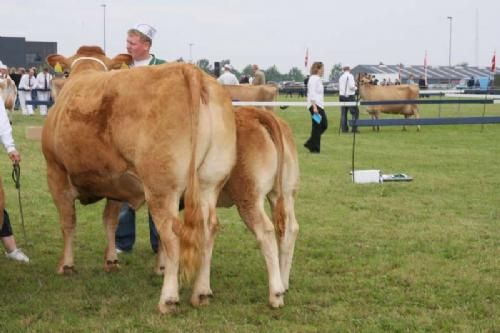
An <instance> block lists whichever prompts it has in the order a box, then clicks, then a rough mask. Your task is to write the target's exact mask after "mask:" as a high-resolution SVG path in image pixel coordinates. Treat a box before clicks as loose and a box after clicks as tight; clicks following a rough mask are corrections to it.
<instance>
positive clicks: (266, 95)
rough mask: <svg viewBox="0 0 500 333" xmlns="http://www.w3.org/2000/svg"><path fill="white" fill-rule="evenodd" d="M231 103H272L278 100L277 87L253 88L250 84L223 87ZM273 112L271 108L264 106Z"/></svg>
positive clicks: (269, 85) (262, 86)
mask: <svg viewBox="0 0 500 333" xmlns="http://www.w3.org/2000/svg"><path fill="white" fill-rule="evenodd" d="M223 87H224V88H225V89H226V90H227V91H228V92H229V95H231V99H232V100H233V101H241V102H274V101H276V99H277V98H278V87H277V86H276V85H273V84H265V85H259V86H253V85H251V84H240V85H224V86H223ZM264 108H265V109H267V110H273V107H272V106H265V107H264Z"/></svg>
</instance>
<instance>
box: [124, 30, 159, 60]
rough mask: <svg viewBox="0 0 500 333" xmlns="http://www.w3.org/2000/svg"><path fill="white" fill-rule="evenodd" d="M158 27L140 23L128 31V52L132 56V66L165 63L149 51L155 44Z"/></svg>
mask: <svg viewBox="0 0 500 333" xmlns="http://www.w3.org/2000/svg"><path fill="white" fill-rule="evenodd" d="M155 34H156V29H155V28H153V27H152V26H150V25H149V24H144V23H140V24H137V25H136V26H135V27H133V28H132V29H129V31H128V32H127V52H128V53H129V54H130V55H131V56H132V59H133V60H134V63H133V64H132V67H139V66H149V65H159V64H164V63H165V60H162V59H158V58H156V57H155V55H154V54H150V53H149V51H150V49H151V46H152V45H153V38H154V35H155Z"/></svg>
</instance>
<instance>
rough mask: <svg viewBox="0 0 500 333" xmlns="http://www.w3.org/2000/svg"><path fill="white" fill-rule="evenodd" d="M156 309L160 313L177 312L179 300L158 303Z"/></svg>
mask: <svg viewBox="0 0 500 333" xmlns="http://www.w3.org/2000/svg"><path fill="white" fill-rule="evenodd" d="M158 310H160V312H161V313H162V314H169V313H170V314H176V313H179V302H178V301H166V302H165V303H161V302H160V304H158Z"/></svg>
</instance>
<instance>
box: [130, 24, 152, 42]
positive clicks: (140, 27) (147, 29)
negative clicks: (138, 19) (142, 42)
mask: <svg viewBox="0 0 500 333" xmlns="http://www.w3.org/2000/svg"><path fill="white" fill-rule="evenodd" d="M133 29H135V30H137V31H139V32H141V33H142V34H144V35H145V36H146V37H149V39H151V40H153V38H154V37H155V34H156V29H155V28H153V27H152V26H150V25H149V24H146V23H139V24H136V25H135V27H133Z"/></svg>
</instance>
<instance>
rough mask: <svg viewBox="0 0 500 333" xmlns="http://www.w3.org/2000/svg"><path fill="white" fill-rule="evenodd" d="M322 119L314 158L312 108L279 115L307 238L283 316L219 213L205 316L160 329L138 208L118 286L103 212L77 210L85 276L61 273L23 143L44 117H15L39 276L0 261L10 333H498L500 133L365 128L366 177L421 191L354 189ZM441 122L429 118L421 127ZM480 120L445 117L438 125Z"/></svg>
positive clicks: (346, 141)
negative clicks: (398, 176) (389, 176)
mask: <svg viewBox="0 0 500 333" xmlns="http://www.w3.org/2000/svg"><path fill="white" fill-rule="evenodd" d="M289 100H290V99H289ZM327 112H328V116H329V121H330V128H329V129H328V131H327V132H326V133H325V135H324V136H323V139H322V152H321V154H319V155H313V154H310V153H308V152H306V149H304V148H303V147H302V144H303V143H304V142H305V140H306V139H307V137H308V135H309V131H310V118H309V115H308V113H307V112H306V111H305V109H304V108H290V109H288V110H286V111H277V113H278V114H279V115H280V116H282V117H283V118H284V119H286V121H287V122H288V123H289V124H290V126H291V127H292V129H293V131H294V133H295V137H296V141H297V149H298V151H299V159H300V168H301V188H300V192H299V196H298V198H297V202H296V214H297V218H298V222H299V224H300V233H299V237H298V240H297V244H296V251H295V259H294V264H293V267H292V273H291V285H290V290H289V292H288V294H287V295H286V297H285V307H284V308H282V309H279V310H272V309H270V308H269V307H268V305H267V292H268V287H267V275H266V271H265V265H264V260H263V258H262V256H261V254H260V250H259V248H258V246H257V243H256V241H255V239H254V237H253V235H252V234H251V233H250V232H249V231H247V229H246V228H245V226H244V225H243V223H242V222H241V220H240V219H239V216H238V214H237V212H236V210H235V209H234V208H233V209H220V210H219V211H218V213H219V217H220V222H221V224H222V228H221V229H220V231H219V233H218V237H217V239H216V245H215V249H214V260H213V265H212V289H213V291H214V296H215V297H214V298H213V300H212V302H211V304H210V305H209V306H208V307H203V308H200V309H195V308H192V307H191V306H190V305H189V296H190V288H189V286H186V287H184V288H183V289H182V291H181V300H182V302H181V306H180V313H179V314H177V315H166V316H161V315H160V314H159V313H158V311H157V302H158V299H159V294H160V288H161V284H162V279H161V278H160V277H158V276H157V275H155V274H154V273H153V265H154V257H153V255H152V252H151V250H150V248H149V239H148V237H149V233H148V230H147V221H146V209H144V208H142V209H141V210H140V212H139V214H138V219H137V222H138V226H137V229H138V230H137V235H138V240H137V243H136V247H135V249H134V251H133V252H132V253H130V254H122V255H120V259H121V261H122V269H121V271H120V272H117V273H111V274H108V273H105V272H104V271H103V269H102V267H103V254H104V246H105V243H104V241H105V236H104V229H103V227H102V222H101V213H102V208H103V204H102V202H101V203H98V204H95V205H91V206H85V207H84V206H81V205H79V204H78V205H77V212H78V228H77V236H76V244H75V264H76V269H77V271H78V273H77V274H76V275H73V276H59V275H57V274H56V273H55V270H56V265H57V262H58V259H59V257H60V254H61V251H62V235H61V232H60V228H59V222H58V217H57V213H56V209H55V207H54V204H53V203H52V199H51V197H50V194H49V192H48V189H47V182H46V176H45V161H44V159H43V156H42V153H41V149H40V143H39V142H33V141H28V140H26V139H25V128H26V126H30V125H40V124H42V123H43V119H42V118H40V117H38V116H34V117H30V118H24V117H22V116H20V115H18V114H15V115H14V116H13V122H14V137H15V139H16V142H17V147H18V150H19V151H20V152H21V154H22V158H23V161H22V169H21V173H22V174H21V176H22V179H21V181H22V196H23V207H24V214H25V221H26V231H27V233H28V238H29V240H30V241H31V244H28V243H27V242H26V240H25V239H24V238H23V233H22V228H21V223H20V218H19V208H18V204H17V193H16V190H15V188H14V185H13V182H12V181H11V170H12V169H11V166H10V162H9V161H8V158H7V155H6V154H5V155H4V158H2V159H1V161H0V170H1V173H0V175H1V177H2V178H3V183H4V188H5V191H6V195H7V208H8V211H9V212H10V215H11V220H12V224H13V227H14V230H15V234H16V237H17V241H18V245H19V246H20V247H21V248H23V249H25V250H26V253H27V254H28V255H29V256H30V258H31V262H30V263H29V264H28V265H26V264H21V263H16V262H12V261H8V260H7V259H6V258H5V257H4V256H1V257H0V267H1V269H0V281H1V291H0V299H1V301H0V304H1V305H0V332H238V333H243V332H499V331H500V233H499V230H500V228H499V227H500V144H499V143H500V125H487V126H485V127H484V129H482V128H481V126H480V125H472V126H471V125H466V126H427V127H422V130H421V132H417V131H416V130H415V128H412V127H410V128H408V131H406V132H403V131H401V128H400V127H385V128H382V129H381V131H380V132H379V133H376V132H372V130H371V128H362V129H361V134H360V135H359V136H357V138H356V141H357V145H356V166H357V168H358V169H381V170H382V171H383V172H384V173H396V172H404V173H407V174H409V175H411V176H412V177H414V180H413V181H412V182H407V183H384V184H366V185H360V184H353V183H352V182H351V178H350V176H349V171H350V168H351V151H352V150H351V149H352V136H351V135H345V134H344V135H339V134H338V123H339V121H338V119H339V117H338V114H339V111H338V109H337V108H329V109H328V110H327ZM438 112H439V111H438V106H424V107H421V113H422V117H436V116H438ZM482 112H483V107H482V106H461V107H460V109H459V108H457V107H456V106H443V107H442V110H441V116H465V115H481V114H482ZM361 113H362V117H363V118H367V115H366V113H365V112H363V111H362V112H361ZM486 114H487V115H497V116H498V115H500V107H499V106H487V108H486ZM386 117H387V116H386Z"/></svg>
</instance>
